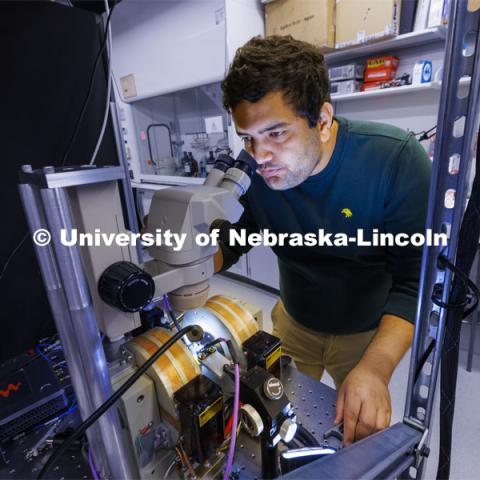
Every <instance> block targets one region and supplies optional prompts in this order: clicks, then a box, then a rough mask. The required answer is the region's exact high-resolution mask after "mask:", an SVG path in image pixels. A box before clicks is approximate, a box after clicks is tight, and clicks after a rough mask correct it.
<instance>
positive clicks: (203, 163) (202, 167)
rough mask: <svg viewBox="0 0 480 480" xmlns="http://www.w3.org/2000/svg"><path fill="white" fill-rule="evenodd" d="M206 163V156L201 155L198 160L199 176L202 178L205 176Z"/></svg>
mask: <svg viewBox="0 0 480 480" xmlns="http://www.w3.org/2000/svg"><path fill="white" fill-rule="evenodd" d="M206 164H207V157H203V158H202V159H201V160H200V177H202V178H205V177H206V176H207V169H206Z"/></svg>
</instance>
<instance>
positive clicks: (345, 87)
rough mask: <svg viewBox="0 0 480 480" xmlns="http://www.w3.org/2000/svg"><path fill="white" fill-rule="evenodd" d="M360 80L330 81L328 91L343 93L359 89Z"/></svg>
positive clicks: (337, 93) (333, 93)
mask: <svg viewBox="0 0 480 480" xmlns="http://www.w3.org/2000/svg"><path fill="white" fill-rule="evenodd" d="M361 85H362V82H357V81H356V80H344V81H343V82H332V83H331V84H330V93H331V94H332V95H345V94H347V93H355V92H359V91H360V87H361Z"/></svg>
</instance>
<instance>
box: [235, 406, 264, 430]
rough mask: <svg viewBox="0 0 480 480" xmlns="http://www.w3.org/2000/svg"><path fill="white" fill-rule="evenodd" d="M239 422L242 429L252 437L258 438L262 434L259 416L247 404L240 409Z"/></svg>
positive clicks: (261, 422) (261, 421)
mask: <svg viewBox="0 0 480 480" xmlns="http://www.w3.org/2000/svg"><path fill="white" fill-rule="evenodd" d="M240 421H241V422H242V425H243V428H245V430H246V431H247V432H248V433H249V435H250V436H252V437H258V436H259V435H260V434H261V433H262V432H263V420H262V417H260V414H259V413H258V412H257V411H256V410H255V408H253V407H252V406H251V405H249V404H248V403H247V404H245V405H243V406H242V408H241V409H240Z"/></svg>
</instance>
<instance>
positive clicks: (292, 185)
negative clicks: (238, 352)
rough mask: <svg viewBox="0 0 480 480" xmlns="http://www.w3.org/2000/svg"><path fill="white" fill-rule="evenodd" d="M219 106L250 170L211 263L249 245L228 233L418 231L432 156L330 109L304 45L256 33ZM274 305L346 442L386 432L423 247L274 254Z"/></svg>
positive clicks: (325, 86) (222, 263)
mask: <svg viewBox="0 0 480 480" xmlns="http://www.w3.org/2000/svg"><path fill="white" fill-rule="evenodd" d="M222 89H223V93H224V105H225V107H226V108H227V110H229V111H230V112H231V113H232V116H233V120H234V122H235V126H236V130H237V133H238V135H240V137H242V139H243V140H244V143H245V148H246V149H247V150H248V151H249V152H250V153H251V154H252V155H253V156H254V158H255V159H256V161H257V163H258V171H257V173H258V175H255V176H254V178H253V179H252V185H251V187H250V189H249V191H248V193H247V199H246V200H247V202H246V205H245V207H246V208H245V211H244V214H243V215H242V218H241V219H240V220H239V222H238V223H237V224H235V225H230V224H225V223H224V224H222V228H221V243H220V245H221V249H220V250H219V254H218V255H217V259H216V269H217V270H220V269H223V270H225V269H227V268H229V267H230V266H231V265H232V264H233V263H235V262H236V261H237V260H238V258H239V256H240V255H241V254H242V253H245V252H246V251H248V248H241V247H239V246H237V245H229V242H228V238H227V237H228V229H230V228H237V229H239V228H245V229H247V230H248V231H249V232H253V231H255V232H256V231H259V230H261V229H268V230H269V231H270V232H275V233H294V232H296V233H302V234H305V233H309V232H310V233H311V232H313V233H316V232H318V230H319V229H323V230H324V231H325V233H331V234H335V233H346V234H348V236H349V237H353V236H356V235H357V230H358V229H363V231H364V237H365V238H371V236H372V231H373V229H378V231H379V232H391V233H393V234H396V233H406V234H409V235H411V234H413V233H415V232H422V231H423V230H424V223H425V217H426V206H427V198H428V185H429V178H430V171H431V164H430V161H429V159H428V157H427V155H426V153H425V151H424V149H423V148H422V146H421V145H420V144H419V143H418V142H417V141H416V139H415V138H414V137H413V135H412V134H410V133H407V132H405V131H403V130H400V129H398V128H395V127H392V126H388V125H382V124H375V123H372V122H358V121H348V120H347V119H344V118H337V117H334V115H333V107H332V105H331V103H330V97H329V81H328V71H327V68H326V66H325V63H324V60H323V55H322V54H321V52H320V51H319V50H318V49H317V48H316V47H314V46H312V45H310V44H307V43H304V42H301V41H297V40H294V39H293V38H292V37H289V36H288V37H280V36H273V37H268V38H265V39H262V38H259V37H257V38H253V39H252V40H250V41H249V42H248V43H247V44H246V45H244V46H243V47H242V48H240V49H239V50H238V52H237V54H236V56H235V58H234V60H233V63H232V65H231V66H230V69H229V72H228V74H227V76H226V78H225V80H224V81H223V82H222ZM273 250H274V252H275V254H276V255H277V256H278V263H279V269H280V297H281V299H280V300H279V302H278V303H277V305H276V306H275V308H274V310H273V312H272V322H273V333H274V334H275V335H278V336H279V337H280V338H281V340H282V343H283V349H284V352H285V353H286V354H288V355H290V356H292V357H293V359H294V360H295V363H296V365H297V367H298V368H299V369H300V370H301V371H302V372H304V373H306V374H308V375H310V376H312V377H313V378H317V379H320V378H321V376H322V374H323V371H324V369H326V370H327V371H328V372H329V373H330V374H331V375H332V377H333V378H334V381H335V384H336V387H337V390H338V397H337V405H336V418H335V422H336V423H339V422H340V421H342V420H343V422H344V442H345V444H346V445H349V444H350V443H351V442H353V441H355V440H358V439H360V438H362V437H365V436H367V435H370V434H371V433H373V432H375V431H378V430H380V429H383V428H385V427H387V426H388V425H389V423H390V415H391V402H390V395H389V391H388V383H389V381H390V378H391V376H392V373H393V371H394V369H395V367H396V366H397V364H398V363H399V361H400V360H401V358H402V357H403V355H404V353H405V352H406V351H407V349H408V348H409V346H410V344H411V341H412V335H413V322H414V317H415V309H416V300H417V291H418V277H419V272H420V260H421V248H414V247H412V246H411V245H410V244H409V245H408V246H406V247H398V246H387V247H380V246H378V247H377V246H373V247H365V246H361V245H358V244H355V243H350V244H349V245H348V246H338V247H336V246H328V245H327V246H322V247H318V246H316V247H287V246H285V247H274V248H273Z"/></svg>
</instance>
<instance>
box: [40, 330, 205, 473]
mask: <svg viewBox="0 0 480 480" xmlns="http://www.w3.org/2000/svg"><path fill="white" fill-rule="evenodd" d="M186 334H190V335H189V338H190V340H191V341H192V342H197V341H198V340H200V339H201V338H202V337H203V329H202V328H201V327H199V326H198V325H189V326H188V327H185V328H182V329H181V330H180V331H179V332H177V333H176V334H175V335H173V337H171V338H170V339H169V340H168V341H167V342H165V344H163V345H162V346H161V347H160V348H159V349H158V350H157V351H156V352H155V353H154V354H153V355H152V356H151V357H150V358H149V359H148V360H147V361H146V362H145V363H144V364H143V365H142V366H141V367H140V368H139V369H138V370H137V371H136V372H135V373H134V374H133V375H132V376H131V377H130V378H129V379H128V380H127V381H126V382H125V383H124V384H123V385H122V386H121V387H120V388H119V389H118V390H117V391H116V392H115V393H114V394H113V395H112V396H111V397H110V398H109V399H108V400H107V401H106V402H105V403H104V404H103V405H101V406H100V407H98V408H97V410H95V411H94V412H93V413H92V414H91V415H90V416H89V417H88V418H87V419H86V420H85V421H84V422H82V423H81V424H80V425H79V426H78V428H76V430H75V431H74V432H73V433H72V434H71V435H70V436H69V437H68V438H67V439H66V440H65V442H64V443H63V444H62V445H61V446H60V447H58V448H57V450H55V451H54V452H53V453H52V455H51V456H50V458H49V459H48V461H47V463H45V465H44V466H43V468H42V470H41V471H40V473H39V475H38V477H37V479H38V480H40V479H42V478H45V476H46V475H47V473H48V472H49V471H50V469H51V468H52V466H53V465H54V463H55V462H56V461H57V460H58V459H59V458H60V457H61V456H62V455H63V454H64V453H65V452H66V451H67V449H68V447H69V446H70V445H71V444H72V443H73V442H74V441H75V440H76V439H77V438H78V437H80V435H83V434H84V433H85V432H86V430H88V428H89V427H91V426H92V425H93V424H94V423H95V422H96V421H97V420H98V419H99V418H100V417H101V416H102V415H103V414H104V413H105V412H106V411H107V410H108V409H109V408H110V407H111V406H112V405H114V404H115V403H116V402H117V401H118V400H119V399H120V397H121V396H122V395H123V394H124V393H125V392H126V391H127V390H128V389H129V388H130V387H131V386H132V385H133V384H134V383H135V382H136V381H137V380H138V379H139V378H140V377H141V376H142V375H143V374H144V373H145V372H146V371H147V370H148V369H149V368H150V367H151V366H152V365H153V364H154V363H155V362H156V361H157V360H158V358H159V357H161V356H162V355H163V354H164V353H165V352H166V351H167V350H168V349H169V348H170V347H171V346H172V345H173V344H174V343H176V342H177V341H178V340H180V338H182V337H183V336H184V335H186Z"/></svg>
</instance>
